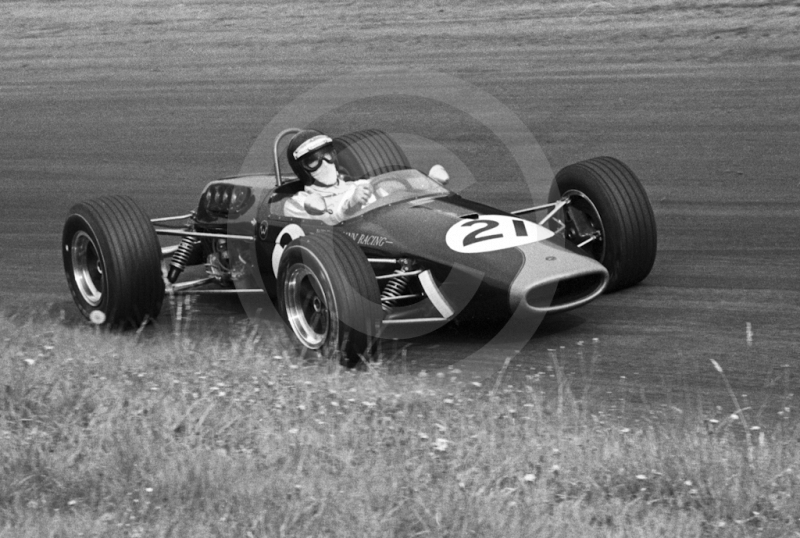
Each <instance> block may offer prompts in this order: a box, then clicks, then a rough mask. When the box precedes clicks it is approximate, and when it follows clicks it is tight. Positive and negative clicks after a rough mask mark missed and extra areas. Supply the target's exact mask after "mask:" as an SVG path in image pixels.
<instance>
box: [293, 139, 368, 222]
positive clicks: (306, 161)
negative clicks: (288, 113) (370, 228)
mask: <svg viewBox="0 0 800 538" xmlns="http://www.w3.org/2000/svg"><path fill="white" fill-rule="evenodd" d="M286 157H287V159H288V160H289V166H291V167H292V170H294V173H295V174H296V175H297V177H298V178H299V179H300V181H302V182H303V184H304V185H305V188H304V189H303V190H302V191H300V192H298V193H297V194H295V195H294V196H292V197H291V198H290V199H289V200H287V201H286V204H285V206H284V212H285V214H286V216H289V217H298V218H306V219H307V218H311V219H320V220H322V221H324V222H325V223H326V224H337V223H339V222H341V221H343V220H344V219H346V218H347V217H348V216H349V215H351V214H353V213H355V212H356V211H358V210H359V209H361V207H362V206H364V205H366V204H370V203H372V202H374V201H375V199H376V198H375V194H374V193H373V192H372V187H371V186H370V183H369V180H366V179H362V180H358V181H353V180H352V179H351V178H350V177H349V176H346V175H344V174H342V173H341V172H339V169H338V168H337V166H336V165H337V161H336V150H335V149H334V148H333V140H332V139H331V138H330V137H329V136H327V135H325V134H323V133H321V132H319V131H315V130H312V129H309V130H305V131H300V132H299V133H297V134H296V135H294V136H293V137H292V139H291V140H290V141H289V146H288V147H287V148H286Z"/></svg>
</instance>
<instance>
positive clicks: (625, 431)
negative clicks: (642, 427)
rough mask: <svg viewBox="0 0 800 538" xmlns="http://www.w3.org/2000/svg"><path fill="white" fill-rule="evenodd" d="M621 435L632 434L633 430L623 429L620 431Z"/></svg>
mask: <svg viewBox="0 0 800 538" xmlns="http://www.w3.org/2000/svg"><path fill="white" fill-rule="evenodd" d="M619 433H631V429H630V428H622V429H621V430H620V431H619Z"/></svg>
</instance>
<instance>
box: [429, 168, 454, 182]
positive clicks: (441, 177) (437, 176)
mask: <svg viewBox="0 0 800 538" xmlns="http://www.w3.org/2000/svg"><path fill="white" fill-rule="evenodd" d="M428 177H429V178H431V179H432V180H434V181H436V182H438V183H441V184H442V185H444V184H445V183H447V182H448V181H450V174H448V173H447V170H445V169H444V166H442V165H441V164H434V165H433V166H431V170H430V172H428Z"/></svg>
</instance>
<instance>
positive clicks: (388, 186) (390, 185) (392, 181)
mask: <svg viewBox="0 0 800 538" xmlns="http://www.w3.org/2000/svg"><path fill="white" fill-rule="evenodd" d="M378 189H380V190H381V191H383V192H381V191H379V190H378ZM372 190H373V191H374V192H375V194H376V196H378V198H385V197H387V196H389V195H391V194H393V193H395V192H399V191H413V190H414V187H412V186H411V183H410V182H409V181H408V180H406V179H402V178H396V177H387V178H383V179H380V180H378V181H376V182H375V183H373V184H372Z"/></svg>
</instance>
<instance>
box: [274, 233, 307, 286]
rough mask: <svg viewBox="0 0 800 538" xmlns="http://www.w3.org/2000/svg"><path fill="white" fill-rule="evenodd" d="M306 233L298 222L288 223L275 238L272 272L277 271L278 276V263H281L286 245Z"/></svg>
mask: <svg viewBox="0 0 800 538" xmlns="http://www.w3.org/2000/svg"><path fill="white" fill-rule="evenodd" d="M304 235H306V234H305V232H303V229H302V228H301V227H300V226H298V225H297V224H287V225H286V227H285V228H284V229H283V230H281V233H279V234H278V237H277V238H275V249H274V250H273V251H272V272H273V273H275V276H276V277H277V276H278V265H280V263H281V256H282V255H283V251H284V250H285V249H286V245H288V244H289V243H291V242H292V241H294V240H295V239H297V238H298V237H303V236H304Z"/></svg>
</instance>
